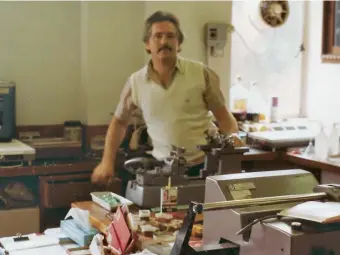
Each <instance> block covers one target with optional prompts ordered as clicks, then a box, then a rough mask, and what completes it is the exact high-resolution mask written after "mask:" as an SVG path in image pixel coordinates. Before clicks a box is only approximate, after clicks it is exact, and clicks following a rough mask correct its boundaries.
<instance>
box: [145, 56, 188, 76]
mask: <svg viewBox="0 0 340 255" xmlns="http://www.w3.org/2000/svg"><path fill="white" fill-rule="evenodd" d="M175 69H176V72H179V73H181V74H182V73H183V72H184V69H183V65H182V59H181V57H179V56H177V59H176V64H175ZM152 72H154V70H153V68H152V60H151V59H150V60H149V62H148V65H147V68H146V77H145V78H146V79H147V80H149V79H150V77H151V74H152Z"/></svg>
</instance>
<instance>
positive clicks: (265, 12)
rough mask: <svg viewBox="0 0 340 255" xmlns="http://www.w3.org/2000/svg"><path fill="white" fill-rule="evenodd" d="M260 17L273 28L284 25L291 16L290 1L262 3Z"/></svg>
mask: <svg viewBox="0 0 340 255" xmlns="http://www.w3.org/2000/svg"><path fill="white" fill-rule="evenodd" d="M260 16H261V18H262V20H263V21H264V22H265V23H266V24H267V25H269V26H271V27H278V26H281V25H283V24H284V23H285V22H286V21H287V18H288V16H289V4H288V1H285V0H282V1H267V0H263V1H261V2H260Z"/></svg>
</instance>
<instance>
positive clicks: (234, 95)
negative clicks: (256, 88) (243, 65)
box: [229, 75, 249, 112]
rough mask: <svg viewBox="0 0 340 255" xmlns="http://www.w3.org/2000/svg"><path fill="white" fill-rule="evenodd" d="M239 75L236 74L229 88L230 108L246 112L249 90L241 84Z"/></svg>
mask: <svg viewBox="0 0 340 255" xmlns="http://www.w3.org/2000/svg"><path fill="white" fill-rule="evenodd" d="M242 83H243V82H242V78H241V76H240V75H238V76H236V78H235V82H234V85H233V86H232V87H231V88H230V91H229V92H230V107H229V108H230V109H231V111H232V112H246V111H247V101H248V95H249V91H248V89H246V88H245V87H244V86H243V84H242Z"/></svg>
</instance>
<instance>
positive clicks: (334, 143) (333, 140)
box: [328, 124, 339, 156]
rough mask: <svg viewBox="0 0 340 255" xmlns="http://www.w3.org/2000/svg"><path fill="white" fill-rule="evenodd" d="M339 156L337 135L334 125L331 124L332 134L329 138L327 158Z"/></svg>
mask: <svg viewBox="0 0 340 255" xmlns="http://www.w3.org/2000/svg"><path fill="white" fill-rule="evenodd" d="M338 154H339V133H338V130H337V128H336V124H333V128H332V132H331V135H330V137H329V151H328V155H329V156H335V155H338Z"/></svg>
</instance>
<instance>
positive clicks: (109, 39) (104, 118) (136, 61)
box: [81, 1, 144, 125]
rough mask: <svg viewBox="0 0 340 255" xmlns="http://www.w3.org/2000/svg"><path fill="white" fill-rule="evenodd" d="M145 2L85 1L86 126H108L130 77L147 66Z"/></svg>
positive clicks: (83, 42)
mask: <svg viewBox="0 0 340 255" xmlns="http://www.w3.org/2000/svg"><path fill="white" fill-rule="evenodd" d="M143 20H144V3H143V2H130V1H124V2H95V1H94V2H82V49H83V51H82V84H81V85H82V87H83V92H84V94H85V99H86V100H85V104H86V106H85V107H86V121H85V122H86V123H87V124H89V125H100V124H107V123H108V122H109V120H110V119H111V116H110V113H111V112H114V110H115V108H116V105H117V103H118V100H119V96H120V93H121V91H122V89H123V86H124V85H125V82H126V80H127V78H128V76H129V75H130V74H131V73H132V72H134V71H137V70H138V69H139V68H141V67H142V66H143V64H144V50H143V49H144V48H143V43H142V29H143Z"/></svg>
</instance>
